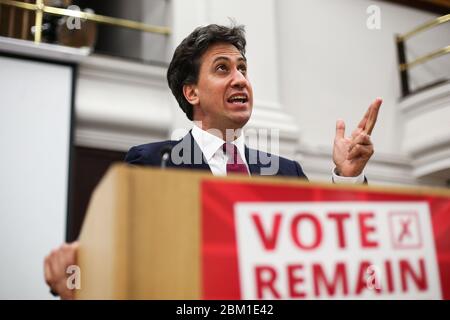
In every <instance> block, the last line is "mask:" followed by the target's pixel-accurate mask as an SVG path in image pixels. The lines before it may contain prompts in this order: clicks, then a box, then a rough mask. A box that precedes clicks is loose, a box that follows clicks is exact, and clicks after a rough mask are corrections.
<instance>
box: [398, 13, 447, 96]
mask: <svg viewBox="0 0 450 320" xmlns="http://www.w3.org/2000/svg"><path fill="white" fill-rule="evenodd" d="M449 21H450V14H447V15H445V16H442V17H439V18H436V19H433V20H431V21H428V22H426V23H424V24H422V25H420V26H418V27H417V28H415V29H413V30H411V31H409V32H407V33H405V34H403V35H397V37H396V40H397V54H398V61H399V66H398V68H399V72H400V79H401V86H402V96H403V97H406V96H407V95H409V94H410V93H411V90H410V88H409V75H408V71H409V69H411V68H413V67H415V66H418V65H420V64H423V63H425V62H427V61H429V60H432V59H435V58H437V57H440V56H443V55H446V54H448V53H450V45H448V46H446V47H444V48H441V49H438V50H435V51H432V52H430V53H428V54H425V55H423V56H421V57H419V58H416V59H415V60H413V61H411V62H407V61H406V60H407V59H406V51H405V41H406V40H409V39H410V38H411V37H413V36H415V35H417V34H419V33H421V32H423V31H426V30H429V29H431V28H434V27H436V26H438V25H441V24H443V23H446V22H449Z"/></svg>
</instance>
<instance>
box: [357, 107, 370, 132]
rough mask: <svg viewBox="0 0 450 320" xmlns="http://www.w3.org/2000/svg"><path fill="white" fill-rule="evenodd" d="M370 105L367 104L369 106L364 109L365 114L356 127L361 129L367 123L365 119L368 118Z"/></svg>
mask: <svg viewBox="0 0 450 320" xmlns="http://www.w3.org/2000/svg"><path fill="white" fill-rule="evenodd" d="M371 107H372V105H370V106H369V108H368V109H367V111H366V114H365V115H364V117H363V118H362V119H361V121H360V122H359V124H358V128H359V129H361V130H363V129H364V127H365V126H366V123H367V119H369V114H370V109H371Z"/></svg>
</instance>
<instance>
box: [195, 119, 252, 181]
mask: <svg viewBox="0 0 450 320" xmlns="http://www.w3.org/2000/svg"><path fill="white" fill-rule="evenodd" d="M192 136H193V137H194V139H195V142H197V144H198V146H199V147H200V150H201V151H202V153H203V155H204V156H205V159H206V162H207V163H208V165H209V167H210V168H211V171H212V174H213V175H215V176H226V175H227V162H228V155H227V154H226V153H225V152H224V151H223V149H222V146H223V144H224V143H225V141H224V140H222V139H220V138H219V137H217V136H215V135H213V134H211V133H209V132H207V131H205V130H202V129H200V128H199V127H198V126H197V125H195V124H194V127H193V128H192ZM232 143H233V144H234V145H235V146H236V148H237V150H238V152H239V156H240V157H241V159H242V162H243V163H244V164H245V166H246V167H247V171H248V172H250V171H249V169H248V164H247V159H246V158H245V143H244V135H243V134H241V135H240V136H239V137H238V138H237V139H236V140H234V141H233V142H232Z"/></svg>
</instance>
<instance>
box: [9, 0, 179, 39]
mask: <svg viewBox="0 0 450 320" xmlns="http://www.w3.org/2000/svg"><path fill="white" fill-rule="evenodd" d="M0 4H3V5H7V6H12V7H15V8H19V9H23V10H31V11H35V12H36V19H35V32H34V42H35V43H40V42H41V39H42V38H41V35H42V20H43V15H44V13H47V14H52V15H57V16H65V17H74V18H80V19H84V20H87V21H92V22H96V23H101V24H107V25H112V26H116V27H122V28H127V29H134V30H139V31H144V32H150V33H157V34H162V35H170V33H171V30H170V28H168V27H162V26H154V25H149V24H145V23H141V22H137V21H133V20H127V19H120V18H113V17H108V16H103V15H99V14H94V13H88V12H82V11H77V10H69V9H62V8H57V7H51V6H46V5H45V4H44V1H43V0H36V3H34V4H33V3H27V2H22V1H13V0H0Z"/></svg>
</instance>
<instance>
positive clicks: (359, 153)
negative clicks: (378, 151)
mask: <svg viewBox="0 0 450 320" xmlns="http://www.w3.org/2000/svg"><path fill="white" fill-rule="evenodd" d="M373 152H374V151H373V147H372V146H371V145H369V146H366V145H362V144H357V145H356V146H355V147H354V148H353V149H352V151H351V152H350V153H349V154H348V156H347V160H353V159H355V158H359V157H363V156H364V157H366V158H370V157H371V156H372V154H373Z"/></svg>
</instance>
